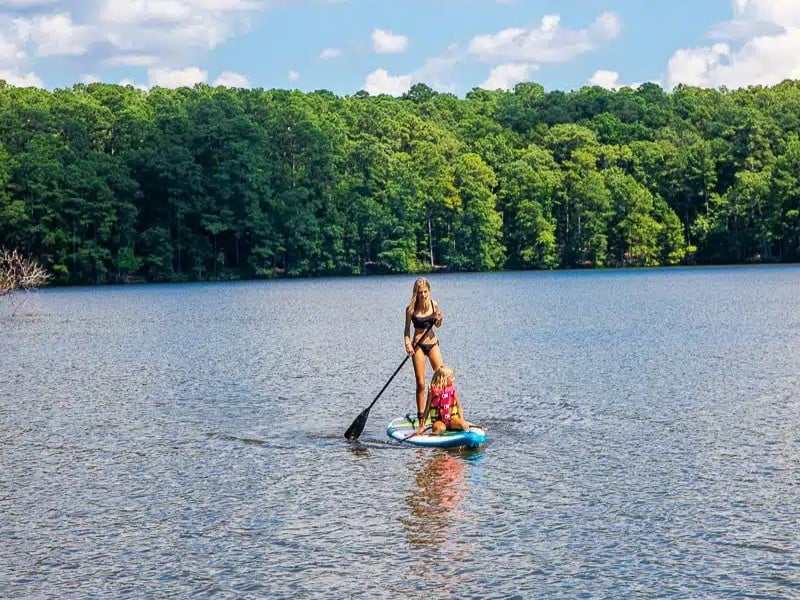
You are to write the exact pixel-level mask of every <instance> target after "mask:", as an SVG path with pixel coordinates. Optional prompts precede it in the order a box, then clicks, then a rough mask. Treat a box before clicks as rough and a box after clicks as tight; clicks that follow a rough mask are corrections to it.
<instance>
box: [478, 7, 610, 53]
mask: <svg viewBox="0 0 800 600" xmlns="http://www.w3.org/2000/svg"><path fill="white" fill-rule="evenodd" d="M621 30H622V22H621V21H620V19H619V17H617V15H615V14H614V13H603V14H601V15H600V16H598V17H597V18H596V19H595V20H594V22H593V23H592V24H591V25H590V26H589V27H588V28H586V29H581V30H578V31H569V30H565V29H562V28H561V18H560V17H559V16H558V15H546V16H544V17H542V20H541V22H540V23H539V26H538V27H534V28H530V29H523V28H509V29H504V30H502V31H499V32H498V33H494V34H488V35H479V36H476V37H474V38H473V39H472V41H471V42H470V44H469V49H468V51H469V53H470V54H472V55H474V56H476V57H478V58H479V59H481V60H485V61H495V60H501V61H506V62H540V63H541V62H565V61H568V60H570V59H571V58H574V57H575V56H577V55H579V54H582V53H584V52H589V51H591V50H594V49H596V48H598V47H600V46H601V45H602V44H605V43H606V42H609V41H611V40H613V39H614V38H616V37H617V36H618V35H619V33H620V31H621Z"/></svg>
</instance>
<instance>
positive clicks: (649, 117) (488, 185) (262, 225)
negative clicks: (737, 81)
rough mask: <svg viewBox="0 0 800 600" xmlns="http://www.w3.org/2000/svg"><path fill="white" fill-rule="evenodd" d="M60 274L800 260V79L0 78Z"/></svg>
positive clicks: (28, 217) (22, 175) (20, 162)
mask: <svg viewBox="0 0 800 600" xmlns="http://www.w3.org/2000/svg"><path fill="white" fill-rule="evenodd" d="M0 247H2V248H7V249H13V250H16V251H19V252H21V253H23V254H24V256H26V257H30V259H31V260H33V261H35V262H36V264H37V265H41V266H42V268H43V269H45V270H46V272H47V273H48V276H52V281H53V282H55V283H58V284H89V283H91V284H97V283H109V282H126V281H198V280H199V281H204V280H220V279H252V278H270V277H276V276H319V275H358V274H365V273H416V272H425V271H435V270H447V271H493V270H501V269H558V268H597V267H630V266H659V265H678V264H722V263H726V264H730V263H748V262H794V261H798V260H800V83H798V82H797V81H785V82H783V83H781V84H779V85H776V86H774V87H769V88H766V87H751V88H748V89H740V90H726V89H719V90H710V89H701V88H693V87H687V86H678V87H676V88H675V89H673V90H671V91H669V92H667V91H664V90H662V89H661V88H660V87H659V86H657V85H655V84H651V83H647V84H644V85H641V86H640V87H638V88H637V89H629V88H623V89H620V90H617V91H610V90H606V89H602V88H599V87H585V88H582V89H580V90H577V91H572V92H562V91H550V92H547V91H545V90H544V88H542V87H541V86H540V85H538V84H535V83H522V84H519V85H517V86H516V87H515V88H514V89H513V90H512V91H499V90H498V91H486V90H482V89H474V90H472V91H471V92H469V93H467V94H466V96H465V97H464V98H459V97H457V96H455V95H452V94H447V93H437V92H436V91H434V90H432V89H431V88H430V87H428V86H426V85H423V84H417V85H415V86H413V87H412V88H411V89H410V90H409V91H408V92H407V93H406V94H405V95H403V96H401V97H399V98H394V97H390V96H370V95H369V94H367V93H365V92H359V93H356V94H354V95H352V96H346V97H340V96H336V95H334V94H332V93H330V92H327V91H317V92H312V93H303V92H299V91H285V90H261V89H230V88H224V87H209V86H206V85H197V86H195V87H193V88H179V89H174V90H172V89H163V88H154V89H151V90H149V91H143V90H139V89H135V88H133V87H129V86H128V87H123V86H117V85H107V84H97V83H93V84H89V85H75V86H74V87H73V88H71V89H59V90H55V91H46V90H41V89H35V88H16V87H12V86H9V85H6V84H5V83H4V82H1V81H0Z"/></svg>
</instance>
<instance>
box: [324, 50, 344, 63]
mask: <svg viewBox="0 0 800 600" xmlns="http://www.w3.org/2000/svg"><path fill="white" fill-rule="evenodd" d="M341 55H342V51H341V50H339V48H325V49H324V50H323V51H322V52H320V53H319V57H320V58H321V59H322V60H330V59H332V58H339V57H340V56H341Z"/></svg>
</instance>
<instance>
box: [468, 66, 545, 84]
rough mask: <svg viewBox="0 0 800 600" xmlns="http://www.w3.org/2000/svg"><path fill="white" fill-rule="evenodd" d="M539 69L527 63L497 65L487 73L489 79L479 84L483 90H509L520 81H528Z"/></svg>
mask: <svg viewBox="0 0 800 600" xmlns="http://www.w3.org/2000/svg"><path fill="white" fill-rule="evenodd" d="M538 69H539V65H532V64H529V63H507V64H504V65H497V66H496V67H494V68H493V69H492V70H491V72H490V73H489V77H488V78H487V79H486V81H484V82H483V83H482V84H480V86H479V87H482V88H483V89H485V90H510V89H511V88H513V87H514V86H515V85H516V84H518V83H520V82H522V81H528V80H529V79H530V78H531V76H532V75H533V74H534V73H535V72H536V71H537V70H538Z"/></svg>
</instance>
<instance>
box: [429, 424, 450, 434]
mask: <svg viewBox="0 0 800 600" xmlns="http://www.w3.org/2000/svg"><path fill="white" fill-rule="evenodd" d="M446 429H447V425H445V424H444V421H438V420H437V421H434V423H433V427H431V433H432V434H433V435H439V434H440V433H443V432H444V431H445V430H446Z"/></svg>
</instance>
